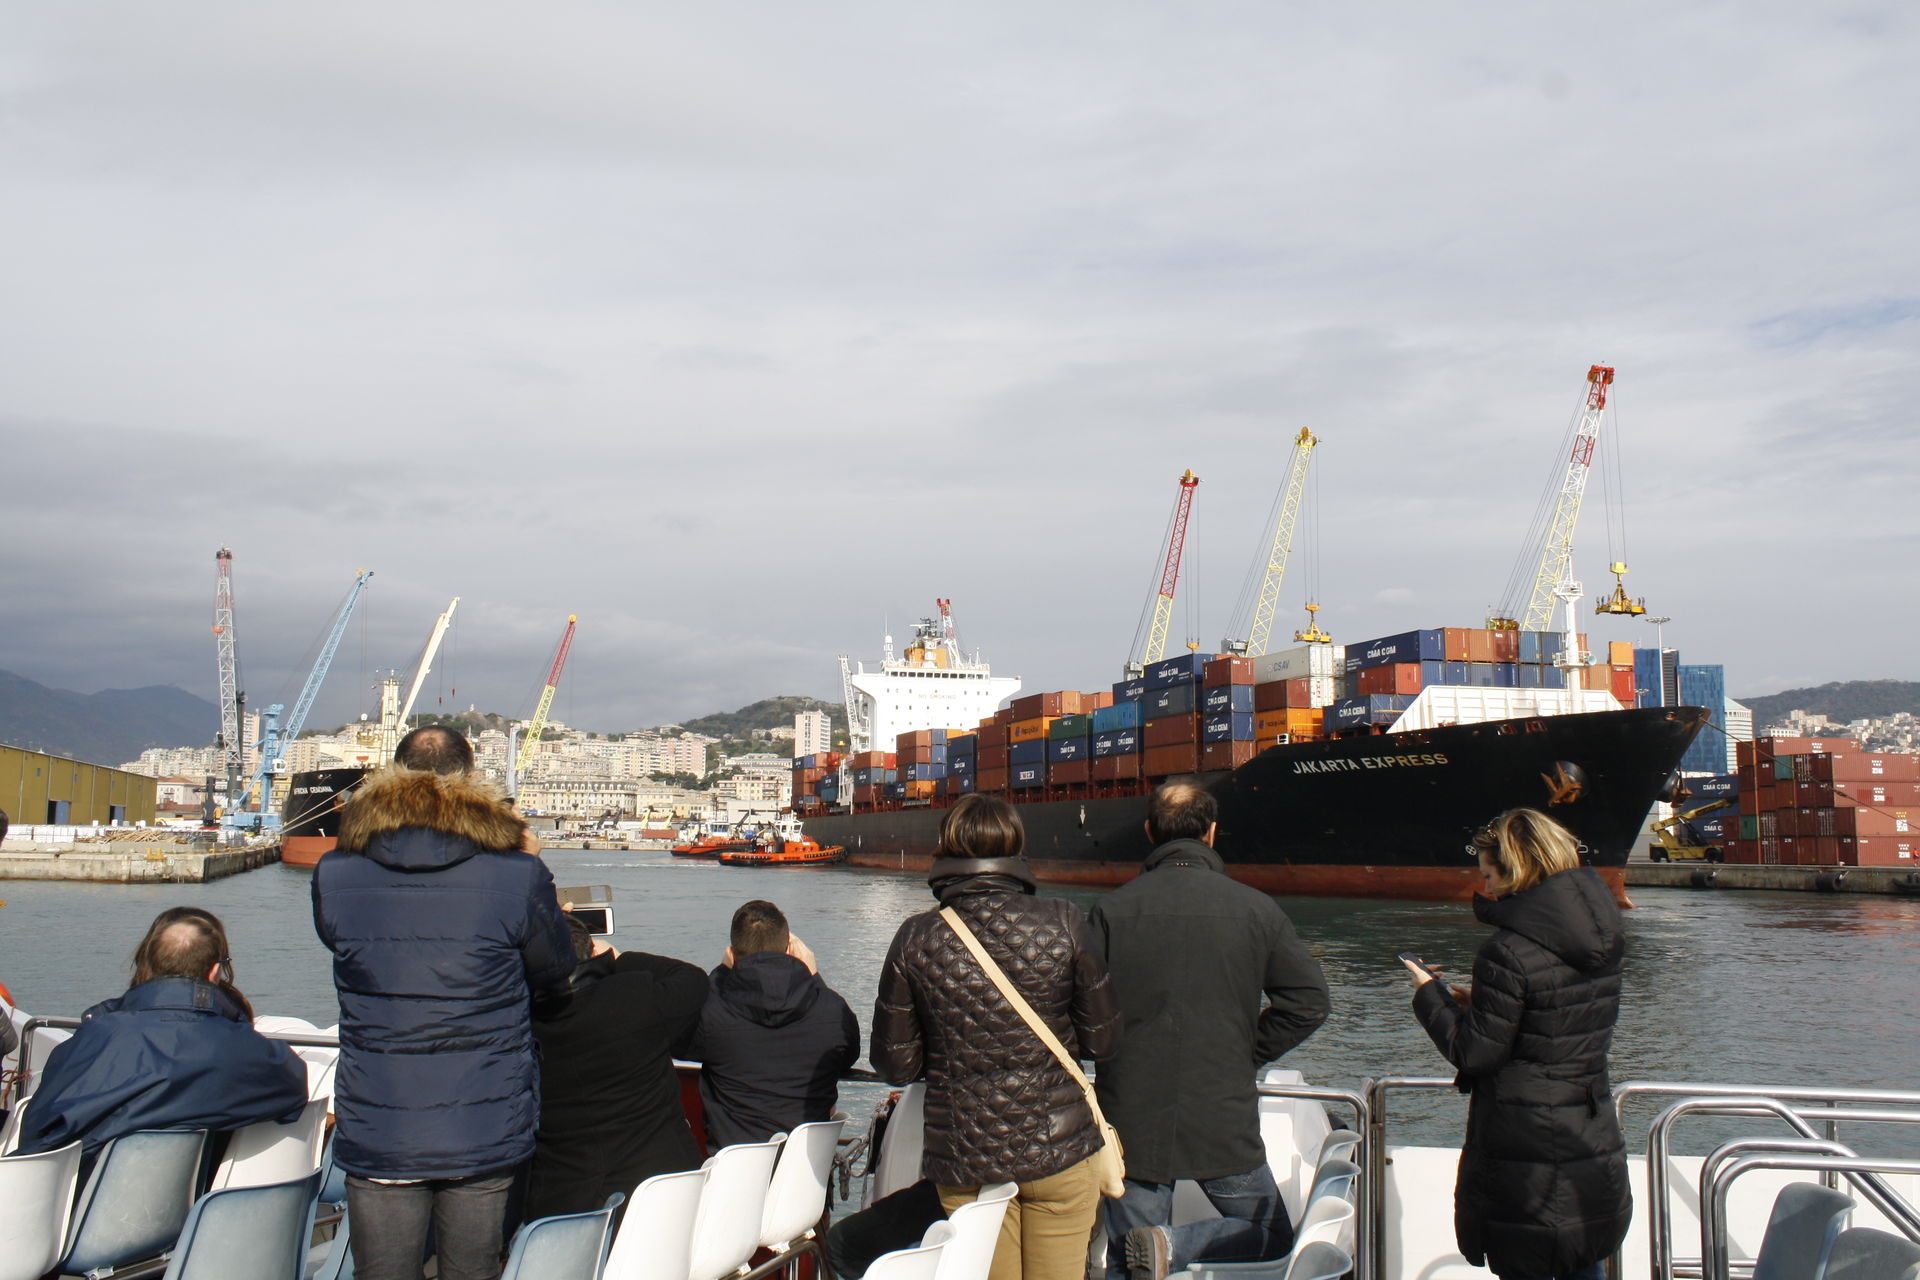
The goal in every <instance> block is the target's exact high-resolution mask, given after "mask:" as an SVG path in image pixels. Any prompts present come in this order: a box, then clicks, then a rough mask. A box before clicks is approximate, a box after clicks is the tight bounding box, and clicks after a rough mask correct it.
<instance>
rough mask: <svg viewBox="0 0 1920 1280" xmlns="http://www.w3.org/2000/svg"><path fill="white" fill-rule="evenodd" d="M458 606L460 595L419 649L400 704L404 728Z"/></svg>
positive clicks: (401, 724)
mask: <svg viewBox="0 0 1920 1280" xmlns="http://www.w3.org/2000/svg"><path fill="white" fill-rule="evenodd" d="M459 607H460V597H459V596H455V597H454V598H453V603H452V604H450V605H448V606H447V611H446V612H445V613H443V614H441V615H440V617H439V620H438V621H436V622H435V623H434V624H433V634H432V635H430V636H428V637H427V647H426V648H425V649H423V650H421V651H420V665H419V666H417V667H415V668H414V669H413V683H412V684H411V685H409V686H408V688H407V700H406V701H405V702H404V703H402V704H401V706H400V727H401V728H402V729H405V728H406V726H407V717H408V716H410V715H412V714H413V703H414V699H416V698H418V697H419V696H420V686H421V685H422V684H424V683H426V679H427V673H428V672H429V671H431V670H433V657H434V655H435V654H437V653H439V652H440V641H441V640H442V639H444V638H445V637H446V634H447V628H448V627H450V626H452V625H453V611H454V610H455V609H458V608H459Z"/></svg>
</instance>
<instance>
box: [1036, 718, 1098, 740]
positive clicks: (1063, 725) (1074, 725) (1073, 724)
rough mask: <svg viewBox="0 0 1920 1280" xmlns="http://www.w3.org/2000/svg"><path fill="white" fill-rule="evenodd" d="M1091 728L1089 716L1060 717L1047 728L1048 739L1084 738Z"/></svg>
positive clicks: (1091, 719)
mask: <svg viewBox="0 0 1920 1280" xmlns="http://www.w3.org/2000/svg"><path fill="white" fill-rule="evenodd" d="M1092 728H1093V717H1092V716H1090V715H1077V716H1061V717H1060V718H1059V719H1058V720H1055V721H1054V722H1053V724H1052V725H1050V726H1048V728H1047V736H1048V737H1049V738H1084V737H1086V736H1087V733H1088V731H1089V730H1091V729H1092Z"/></svg>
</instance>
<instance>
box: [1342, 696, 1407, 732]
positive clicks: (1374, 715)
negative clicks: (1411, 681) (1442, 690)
mask: <svg viewBox="0 0 1920 1280" xmlns="http://www.w3.org/2000/svg"><path fill="white" fill-rule="evenodd" d="M1412 704H1413V699H1412V698H1407V697H1401V696H1399V695H1390V694H1374V695H1372V696H1370V697H1361V698H1344V699H1342V700H1341V701H1339V702H1336V703H1334V704H1333V706H1332V707H1331V708H1329V709H1328V712H1327V720H1326V723H1327V727H1328V728H1329V729H1334V730H1340V729H1357V728H1360V727H1362V726H1366V725H1378V726H1381V727H1385V726H1387V725H1391V724H1392V723H1393V722H1394V721H1396V720H1398V719H1399V718H1400V713H1401V712H1403V711H1405V710H1406V709H1407V708H1408V707H1409V706H1411V705H1412Z"/></svg>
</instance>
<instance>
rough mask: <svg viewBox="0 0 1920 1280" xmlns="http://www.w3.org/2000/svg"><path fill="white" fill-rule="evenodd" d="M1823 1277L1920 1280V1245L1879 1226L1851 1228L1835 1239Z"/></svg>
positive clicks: (1859, 1279)
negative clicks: (1880, 1228) (1878, 1227)
mask: <svg viewBox="0 0 1920 1280" xmlns="http://www.w3.org/2000/svg"><path fill="white" fill-rule="evenodd" d="M1821 1280H1920V1244H1915V1243H1914V1242H1913V1241H1911V1240H1909V1239H1907V1238H1906V1237H1904V1236H1897V1235H1894V1234H1893V1233H1892V1232H1891V1231H1881V1230H1879V1229H1877V1228H1875V1227H1849V1228H1848V1229H1847V1230H1845V1231H1842V1232H1841V1233H1840V1235H1839V1238H1838V1239H1836V1240H1835V1241H1834V1242H1833V1252H1832V1253H1830V1254H1828V1255H1827V1269H1826V1272H1825V1274H1824V1275H1823V1276H1822V1277H1821Z"/></svg>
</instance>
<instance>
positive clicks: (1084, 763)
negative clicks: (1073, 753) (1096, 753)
mask: <svg viewBox="0 0 1920 1280" xmlns="http://www.w3.org/2000/svg"><path fill="white" fill-rule="evenodd" d="M1092 776H1093V761H1091V760H1084V759H1083V760H1061V761H1057V762H1054V763H1051V764H1049V765H1047V785H1049V786H1054V787H1071V786H1077V785H1079V784H1080V783H1083V782H1085V781H1087V780H1088V779H1089V778H1091V777H1092Z"/></svg>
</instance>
